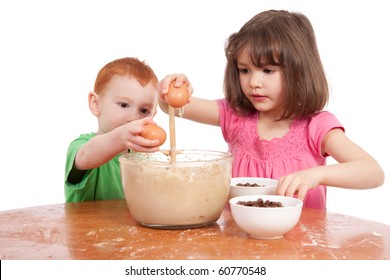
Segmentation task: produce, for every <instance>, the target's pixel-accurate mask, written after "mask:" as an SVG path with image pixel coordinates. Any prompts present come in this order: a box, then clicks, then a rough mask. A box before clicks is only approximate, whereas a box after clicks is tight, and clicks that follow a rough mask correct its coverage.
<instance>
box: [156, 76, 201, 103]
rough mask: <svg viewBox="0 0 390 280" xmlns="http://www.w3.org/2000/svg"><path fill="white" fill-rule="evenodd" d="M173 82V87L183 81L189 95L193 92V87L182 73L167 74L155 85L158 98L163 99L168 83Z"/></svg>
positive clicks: (178, 85)
mask: <svg viewBox="0 0 390 280" xmlns="http://www.w3.org/2000/svg"><path fill="white" fill-rule="evenodd" d="M172 82H174V83H175V84H174V86H175V87H180V86H181V85H182V84H183V83H184V84H186V85H187V87H188V91H189V93H190V96H191V95H192V93H193V91H194V90H193V88H192V86H191V83H190V81H189V80H188V78H187V77H186V76H185V75H184V74H171V75H167V76H166V77H165V78H164V79H163V80H161V81H160V82H159V83H158V85H157V90H158V92H159V97H160V100H161V99H162V100H165V97H164V95H165V94H167V93H168V90H169V85H170V84H171V83H172Z"/></svg>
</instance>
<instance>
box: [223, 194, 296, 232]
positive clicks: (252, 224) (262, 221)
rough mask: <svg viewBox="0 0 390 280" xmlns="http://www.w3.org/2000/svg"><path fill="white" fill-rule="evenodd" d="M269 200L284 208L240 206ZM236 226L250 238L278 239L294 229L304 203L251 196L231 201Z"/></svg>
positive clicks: (289, 199) (268, 196)
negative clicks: (250, 202)
mask: <svg viewBox="0 0 390 280" xmlns="http://www.w3.org/2000/svg"><path fill="white" fill-rule="evenodd" d="M259 198H261V199H263V201H266V200H269V201H274V202H281V203H282V204H283V207H268V208H266V207H254V206H244V205H239V204H237V202H239V201H256V200H257V199H259ZM229 203H230V208H231V211H232V216H233V219H234V221H235V222H236V224H237V225H238V226H239V227H240V228H241V229H242V230H243V231H245V232H246V233H247V234H248V235H249V236H251V237H253V238H257V239H278V238H282V237H283V236H284V234H286V233H287V232H289V231H290V230H291V229H293V228H294V227H295V226H296V224H297V223H298V221H299V218H300V216H301V212H302V205H303V203H302V201H301V200H299V199H297V198H293V197H287V196H278V195H249V196H239V197H234V198H232V199H230V200H229Z"/></svg>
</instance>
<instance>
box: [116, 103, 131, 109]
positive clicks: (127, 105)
mask: <svg viewBox="0 0 390 280" xmlns="http://www.w3.org/2000/svg"><path fill="white" fill-rule="evenodd" d="M118 105H119V106H120V107H121V108H129V104H128V103H125V102H120V103H118Z"/></svg>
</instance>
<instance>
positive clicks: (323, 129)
mask: <svg viewBox="0 0 390 280" xmlns="http://www.w3.org/2000/svg"><path fill="white" fill-rule="evenodd" d="M334 128H341V129H342V130H343V131H345V129H344V126H343V125H342V124H341V123H340V122H339V120H338V119H337V118H336V117H335V116H334V115H333V114H331V113H330V112H328V111H323V112H320V113H318V114H316V115H315V116H313V117H312V118H311V120H310V123H309V130H308V131H309V132H308V133H309V146H310V147H311V149H312V150H313V151H315V153H316V154H317V155H319V156H321V157H322V155H321V144H322V140H323V139H324V137H325V135H326V133H328V132H329V131H330V130H332V129H334Z"/></svg>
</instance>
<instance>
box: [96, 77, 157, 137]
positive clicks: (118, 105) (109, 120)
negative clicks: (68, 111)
mask: <svg viewBox="0 0 390 280" xmlns="http://www.w3.org/2000/svg"><path fill="white" fill-rule="evenodd" d="M95 94H96V93H95ZM157 96H158V93H157V89H156V87H154V86H153V84H152V83H151V82H150V83H148V84H147V85H145V86H144V87H143V86H141V84H140V83H139V82H138V81H137V80H135V79H134V78H132V77H128V76H114V77H113V78H112V79H111V81H110V82H109V83H108V85H107V88H106V90H105V92H104V93H102V94H101V95H99V96H97V95H96V98H98V112H97V113H94V114H95V116H96V117H97V118H98V124H99V129H98V132H97V134H103V133H107V132H109V131H111V130H113V129H114V128H117V127H119V126H121V125H123V124H126V123H128V122H130V121H133V120H137V119H142V118H145V117H151V118H152V117H153V116H154V115H155V114H156V107H157Z"/></svg>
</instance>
